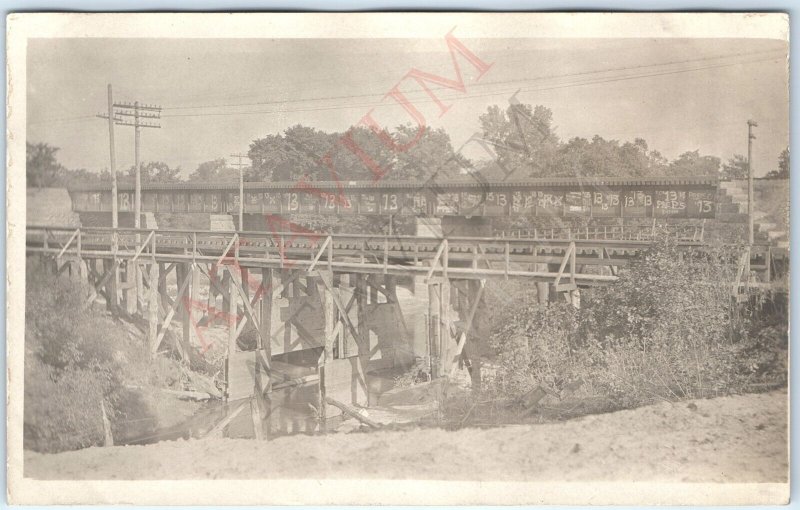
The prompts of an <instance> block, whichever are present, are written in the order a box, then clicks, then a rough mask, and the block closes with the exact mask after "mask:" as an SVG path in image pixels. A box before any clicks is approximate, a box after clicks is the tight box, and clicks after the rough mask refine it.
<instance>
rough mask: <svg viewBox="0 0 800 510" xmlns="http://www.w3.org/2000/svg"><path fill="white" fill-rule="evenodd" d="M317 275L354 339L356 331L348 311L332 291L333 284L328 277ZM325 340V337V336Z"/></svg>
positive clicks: (319, 273)
mask: <svg viewBox="0 0 800 510" xmlns="http://www.w3.org/2000/svg"><path fill="white" fill-rule="evenodd" d="M317 274H318V275H319V276H320V279H321V280H322V283H323V285H324V287H325V289H327V291H328V292H329V293H330V297H331V299H332V300H333V304H335V305H336V308H338V309H339V315H340V318H341V319H342V320H343V321H344V323H345V325H346V326H347V328H348V329H349V330H350V333H351V334H352V335H353V337H354V338H357V337H358V331H357V330H356V328H355V326H353V323H352V322H351V321H350V315H349V314H348V311H349V310H348V309H347V308H346V307H345V306H344V305H343V304H342V301H341V300H340V299H339V296H338V294H337V293H336V292H335V291H334V288H333V284H332V283H331V281H329V278H330V277H329V276H323V275H322V273H321V272H320V271H317ZM326 338H327V335H326Z"/></svg>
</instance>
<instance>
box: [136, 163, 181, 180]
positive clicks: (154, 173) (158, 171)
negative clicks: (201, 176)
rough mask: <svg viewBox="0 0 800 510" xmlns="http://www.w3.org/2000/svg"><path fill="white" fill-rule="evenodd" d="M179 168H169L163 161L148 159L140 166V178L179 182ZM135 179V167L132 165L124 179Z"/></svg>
mask: <svg viewBox="0 0 800 510" xmlns="http://www.w3.org/2000/svg"><path fill="white" fill-rule="evenodd" d="M180 173H181V168H180V167H177V168H170V167H169V165H167V164H166V163H164V162H163V161H149V162H147V163H143V164H142V166H141V179H142V182H143V183H145V182H181V181H182V180H183V179H181V177H180ZM135 179H136V167H134V166H132V167H130V168H129V169H128V175H127V176H126V177H125V180H126V181H129V182H134V180H135Z"/></svg>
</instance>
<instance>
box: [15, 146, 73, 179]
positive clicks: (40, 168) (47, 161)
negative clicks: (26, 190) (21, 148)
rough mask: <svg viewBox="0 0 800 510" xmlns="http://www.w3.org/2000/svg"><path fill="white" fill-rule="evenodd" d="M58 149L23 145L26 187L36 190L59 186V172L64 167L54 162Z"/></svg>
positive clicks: (56, 161)
mask: <svg viewBox="0 0 800 510" xmlns="http://www.w3.org/2000/svg"><path fill="white" fill-rule="evenodd" d="M58 151H59V148H58V147H53V146H52V145H49V144H46V143H36V144H32V143H29V142H26V143H25V176H26V177H27V181H28V186H36V187H38V188H43V187H49V186H57V185H59V184H60V183H59V172H60V171H62V170H64V167H63V166H61V164H60V163H59V162H58V160H56V152H58Z"/></svg>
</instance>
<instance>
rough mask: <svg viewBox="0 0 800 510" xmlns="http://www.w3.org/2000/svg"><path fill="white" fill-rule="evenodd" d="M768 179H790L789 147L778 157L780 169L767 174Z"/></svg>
mask: <svg viewBox="0 0 800 510" xmlns="http://www.w3.org/2000/svg"><path fill="white" fill-rule="evenodd" d="M766 177H767V179H788V178H789V147H786V148H785V149H783V151H781V155H780V156H778V169H777V170H771V171H770V172H769V173H768V174H767V176H766Z"/></svg>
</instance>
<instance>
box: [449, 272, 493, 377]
mask: <svg viewBox="0 0 800 510" xmlns="http://www.w3.org/2000/svg"><path fill="white" fill-rule="evenodd" d="M485 286H486V281H485V280H481V282H480V286H479V287H478V290H477V291H476V292H475V295H474V296H473V301H472V306H471V307H470V310H469V313H468V314H467V320H466V321H465V323H464V329H463V331H461V336H460V337H459V339H458V344H457V346H456V351H455V353H454V354H453V357H452V359H451V361H450V370H449V371H448V372H447V373H448V374H449V375H450V377H452V376H454V375H455V373H456V369H457V368H458V358H459V357H460V356H461V353H462V352H463V350H464V345H466V343H467V335H468V334H469V332H470V330H471V329H472V320H473V319H474V318H475V313H476V312H477V311H478V306H479V305H480V302H481V298H482V297H483V289H484V288H485Z"/></svg>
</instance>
